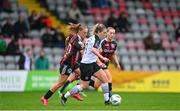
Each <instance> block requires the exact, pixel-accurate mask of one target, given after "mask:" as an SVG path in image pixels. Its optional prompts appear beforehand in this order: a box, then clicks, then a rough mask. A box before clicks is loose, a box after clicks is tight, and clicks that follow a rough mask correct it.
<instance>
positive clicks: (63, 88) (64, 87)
mask: <svg viewBox="0 0 180 111" xmlns="http://www.w3.org/2000/svg"><path fill="white" fill-rule="evenodd" d="M70 83H71V82H70V81H69V80H67V81H66V82H65V83H64V85H63V87H62V88H61V89H60V92H61V93H63V92H64V90H65V89H66V87H67V86H68V85H69V84H70Z"/></svg>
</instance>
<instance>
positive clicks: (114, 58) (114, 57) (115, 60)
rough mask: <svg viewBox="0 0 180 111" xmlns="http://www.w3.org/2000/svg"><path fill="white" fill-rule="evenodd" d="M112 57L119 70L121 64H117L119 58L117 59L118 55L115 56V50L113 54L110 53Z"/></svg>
mask: <svg viewBox="0 0 180 111" xmlns="http://www.w3.org/2000/svg"><path fill="white" fill-rule="evenodd" d="M112 59H113V60H114V62H115V64H116V66H117V68H118V69H119V70H121V66H120V65H119V60H118V57H117V55H116V53H115V52H114V54H113V55H112Z"/></svg>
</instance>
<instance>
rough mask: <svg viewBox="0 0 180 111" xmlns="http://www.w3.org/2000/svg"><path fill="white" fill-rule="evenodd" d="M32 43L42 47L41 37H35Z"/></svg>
mask: <svg viewBox="0 0 180 111" xmlns="http://www.w3.org/2000/svg"><path fill="white" fill-rule="evenodd" d="M32 45H33V46H34V47H41V46H42V42H41V40H40V39H33V40H32Z"/></svg>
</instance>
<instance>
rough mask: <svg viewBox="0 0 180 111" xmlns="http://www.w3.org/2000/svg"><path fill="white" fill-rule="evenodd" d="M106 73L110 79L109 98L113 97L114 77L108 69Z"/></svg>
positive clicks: (105, 70)
mask: <svg viewBox="0 0 180 111" xmlns="http://www.w3.org/2000/svg"><path fill="white" fill-rule="evenodd" d="M104 72H105V73H106V76H107V78H108V86H109V97H111V96H112V75H111V73H110V72H109V70H108V69H104Z"/></svg>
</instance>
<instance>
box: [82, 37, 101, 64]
mask: <svg viewBox="0 0 180 111" xmlns="http://www.w3.org/2000/svg"><path fill="white" fill-rule="evenodd" d="M100 43H101V40H100V39H99V37H97V36H96V35H93V36H91V37H89V38H88V39H87V40H86V43H85V49H84V54H83V56H82V60H81V63H85V64H88V63H93V62H96V60H97V58H98V56H97V55H95V54H94V53H93V52H92V48H93V47H94V48H97V49H99V48H100Z"/></svg>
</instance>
